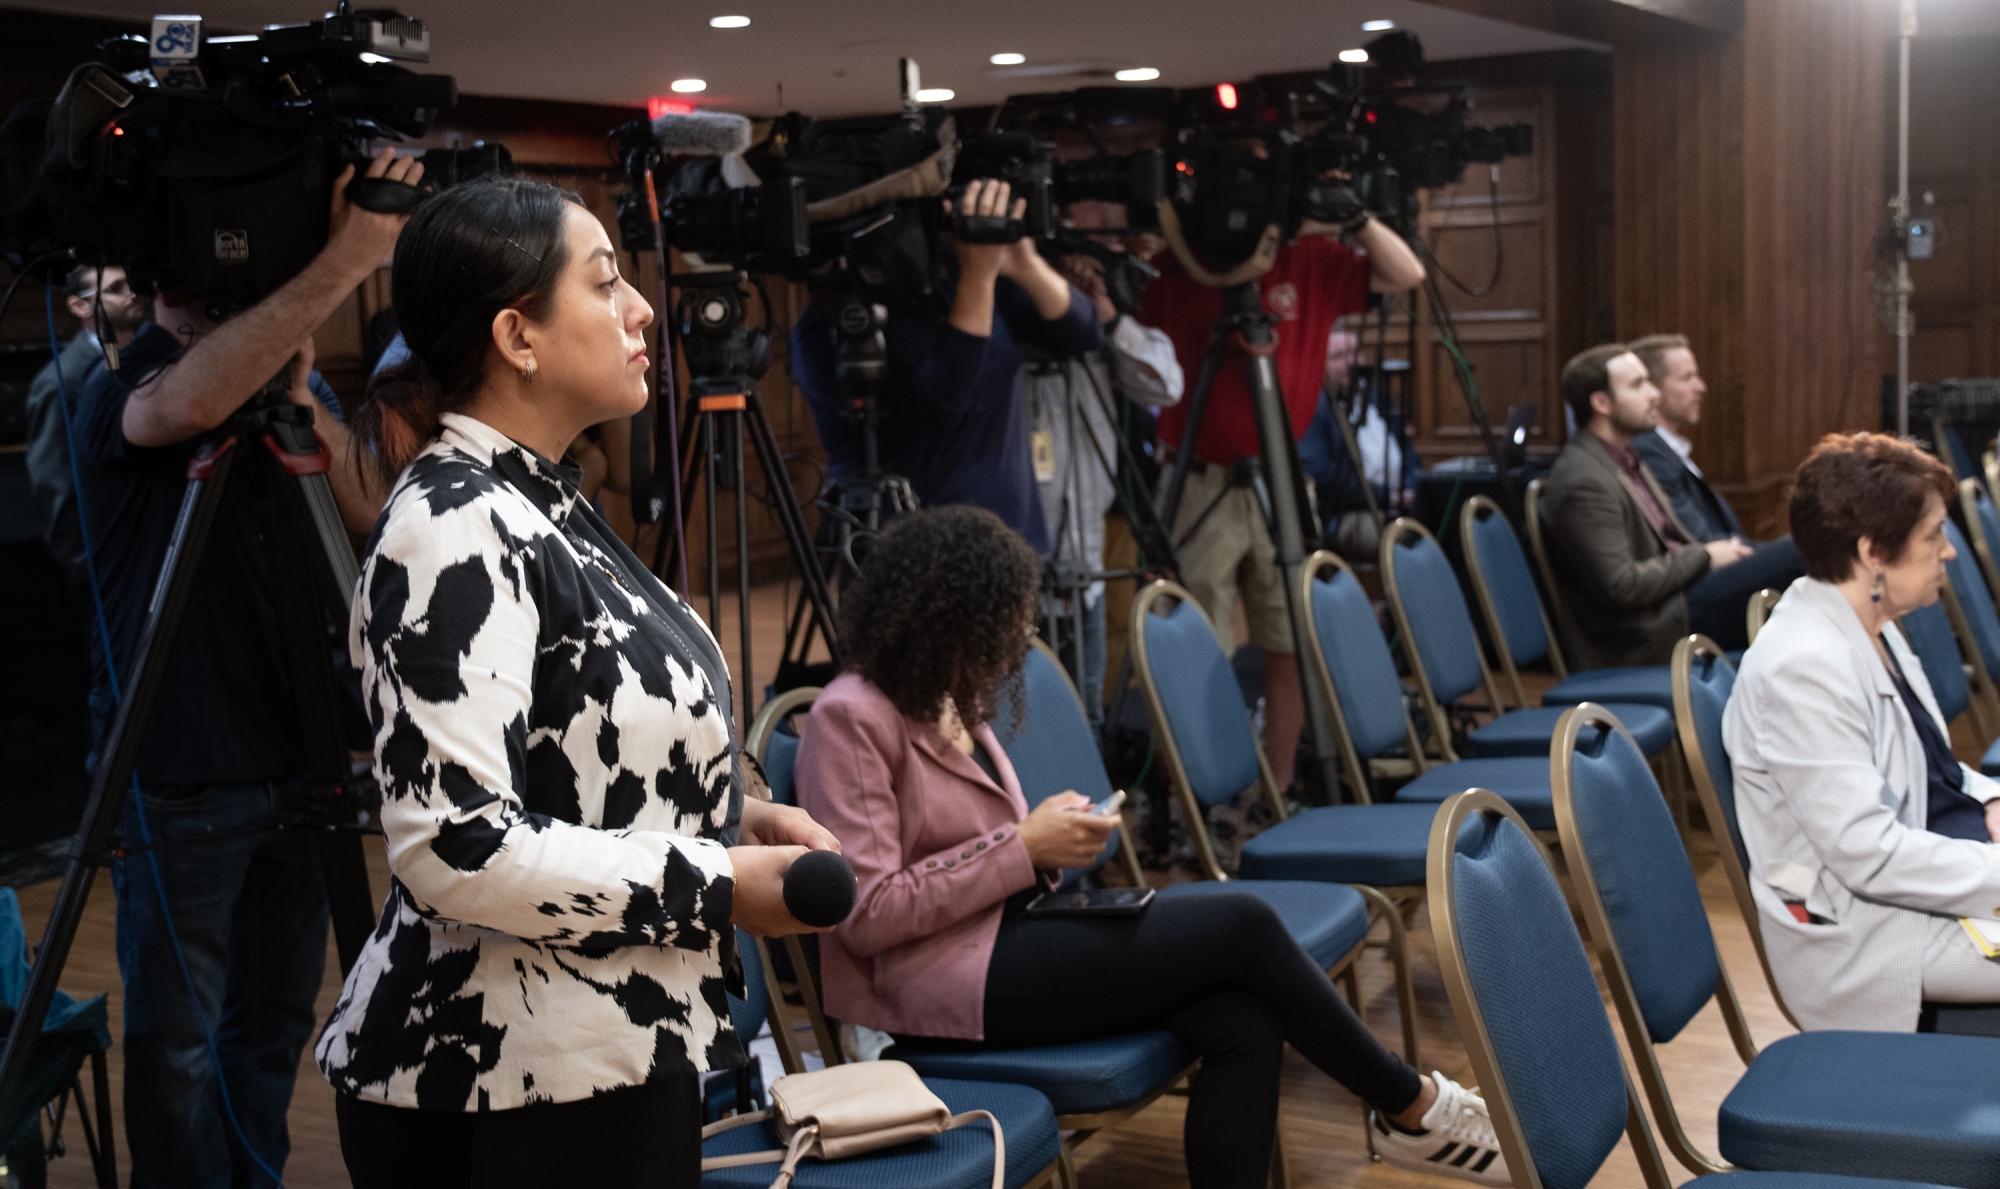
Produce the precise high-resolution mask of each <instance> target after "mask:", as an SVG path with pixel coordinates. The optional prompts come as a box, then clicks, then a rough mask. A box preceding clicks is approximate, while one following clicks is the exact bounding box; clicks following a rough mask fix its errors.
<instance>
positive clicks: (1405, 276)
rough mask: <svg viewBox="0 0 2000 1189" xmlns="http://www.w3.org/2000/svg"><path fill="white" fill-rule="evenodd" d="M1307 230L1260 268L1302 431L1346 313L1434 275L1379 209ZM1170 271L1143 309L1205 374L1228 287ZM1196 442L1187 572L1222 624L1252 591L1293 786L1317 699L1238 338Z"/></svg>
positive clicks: (1182, 422) (1274, 728)
mask: <svg viewBox="0 0 2000 1189" xmlns="http://www.w3.org/2000/svg"><path fill="white" fill-rule="evenodd" d="M1251 148H1252V150H1253V151H1254V152H1256V153H1257V154H1258V155H1260V156H1262V155H1263V153H1264V151H1265V146H1264V144H1263V142H1262V141H1261V140H1259V141H1255V142H1253V143H1252V145H1251ZM1300 231H1301V234H1300V236H1299V238H1298V240H1297V242H1295V243H1292V244H1287V245H1285V246H1284V247H1281V248H1279V249H1278V254H1277V259H1276V261H1275V263H1273V264H1272V266H1271V268H1270V269H1269V270H1268V271H1267V272H1265V273H1264V275H1263V276H1262V277H1260V278H1258V287H1259V289H1260V290H1261V292H1262V296H1263V308H1264V311H1265V312H1266V313H1268V314H1270V315H1271V316H1272V317H1273V318H1274V319H1276V322H1277V326H1276V330H1277V334H1278V347H1277V357H1276V360H1275V362H1276V364H1277V371H1278V383H1279V386H1280V387H1281V388H1282V389H1283V390H1284V398H1285V411H1286V415H1287V417H1288V418H1289V419H1290V421H1291V427H1292V434H1293V436H1294V438H1296V437H1297V436H1298V435H1300V434H1302V433H1303V432H1304V431H1305V429H1306V427H1307V426H1308V425H1309V424H1310V423H1311V421H1312V416H1313V408H1314V406H1315V405H1316V404H1317V403H1318V401H1319V393H1320V384H1321V380H1322V375H1323V373H1324V371H1325V367H1326V345H1327V336H1328V334H1329V333H1330V332H1331V331H1332V329H1333V324H1334V322H1335V321H1336V320H1337V319H1339V318H1341V317H1342V316H1344V315H1347V314H1355V313H1359V312H1361V310H1362V309H1363V308H1365V307H1366V305H1367V302H1368V293H1369V291H1370V290H1371V289H1372V290H1373V291H1375V292H1377V293H1398V292H1402V291H1404V290H1406V289H1413V288H1415V287H1416V286H1417V285H1419V284H1421V283H1422V282H1423V279H1424V266H1423V264H1422V263H1420V262H1419V261H1418V260H1417V257H1416V254H1415V253H1414V252H1412V251H1411V250H1410V247H1409V245H1408V244H1405V243H1404V242H1403V240H1402V238H1401V237H1400V236H1398V235H1397V234H1396V233H1395V232H1394V231H1392V230H1390V229H1389V228H1388V227H1385V226H1384V225H1382V224H1381V223H1378V222H1377V221H1376V220H1375V218H1374V216H1372V215H1367V214H1364V215H1362V216H1360V217H1358V218H1357V219H1355V220H1354V221H1353V222H1351V223H1349V224H1347V225H1345V226H1334V225H1331V224H1326V223H1320V222H1316V221H1314V220H1310V219H1308V220H1306V221H1305V223H1304V225H1303V226H1302V227H1301V228H1300ZM1342 241H1347V242H1342ZM1350 242H1351V243H1352V245H1353V246H1351V247H1350V246H1349V243H1350ZM1161 273H1162V275H1161V277H1160V279H1159V280H1158V281H1156V282H1154V283H1153V284H1152V285H1150V286H1148V287H1147V289H1146V297H1145V303H1144V305H1143V306H1142V307H1141V308H1140V310H1139V318H1140V320H1141V321H1142V322H1145V323H1146V324H1147V325H1149V326H1157V327H1159V328H1160V329H1162V330H1164V331H1166V332H1167V334H1168V335H1169V336H1170V337H1171V338H1172V339H1173V340H1174V349H1175V351H1176V352H1177V353H1178V354H1179V355H1180V360H1181V367H1182V368H1183V369H1185V370H1186V372H1187V374H1189V375H1191V376H1192V375H1198V374H1199V373H1200V370H1201V360H1202V356H1203V355H1204V354H1205V353H1206V352H1207V349H1208V341H1209V332H1210V330H1211V329H1212V328H1213V327H1214V325H1215V323H1216V320H1217V319H1218V318H1219V317H1221V315H1222V293H1221V290H1218V289H1213V288H1210V287H1208V286H1206V285H1203V284H1201V283H1199V282H1197V281H1196V280H1195V279H1194V278H1192V277H1190V276H1188V275H1187V273H1186V272H1185V271H1184V270H1183V269H1182V268H1180V267H1179V264H1178V261H1176V260H1175V259H1174V258H1172V257H1166V258H1163V259H1162V261H1161ZM1186 427H1187V406H1186V405H1185V404H1182V405H1180V406H1178V407H1176V408H1172V409H1169V410H1167V411H1166V412H1165V413H1163V414H1161V415H1160V442H1161V443H1162V445H1163V446H1164V447H1166V448H1167V449H1168V457H1170V458H1171V457H1172V451H1174V450H1181V449H1188V448H1190V447H1189V444H1188V443H1186V442H1184V441H1183V440H1182V439H1183V435H1184V431H1185V429H1186ZM1192 449H1193V451H1194V458H1193V459H1192V460H1191V461H1190V463H1189V466H1188V472H1187V487H1186V489H1185V491H1184V492H1183V494H1182V498H1181V505H1180V511H1179V513H1178V515H1177V517H1176V521H1175V524H1174V528H1173V532H1174V540H1175V542H1176V543H1177V544H1178V545H1179V557H1180V563H1181V576H1182V581H1183V582H1185V583H1186V584H1187V587H1188V589H1189V590H1191V591H1192V592H1193V593H1194V595H1195V597H1196V598H1197V599H1199V600H1200V601H1201V604H1202V609H1203V610H1205V611H1207V612H1208V615H1209V618H1210V619H1212V620H1213V621H1214V622H1216V623H1217V624H1229V623H1232V622H1234V605H1235V603H1236V600H1237V598H1238V597H1239V596H1240V597H1241V598H1242V599H1243V609H1244V612H1245V614H1246V615H1247V617H1248V619H1249V623H1250V640H1251V643H1253V644H1256V645H1257V646H1258V647H1259V648H1261V649H1263V651H1264V674H1265V685H1264V689H1265V698H1266V701H1265V710H1264V750H1265V753H1266V754H1267V755H1268V756H1269V757H1270V760H1271V769H1272V776H1273V777H1274V778H1275V779H1276V781H1277V784H1278V787H1279V788H1289V787H1290V785H1291V782H1292V770H1293V763H1294V760H1295V756H1296V752H1297V751H1298V743H1299V730H1300V728H1301V727H1302V726H1303V725H1304V723H1305V701H1304V694H1303V692H1302V691H1301V689H1300V687H1299V668H1298V657H1297V655H1296V653H1295V652H1294V649H1295V648H1296V647H1297V645H1296V643H1295V642H1294V640H1293V638H1292V623H1291V618H1290V615H1289V613H1288V612H1287V610H1286V602H1285V592H1284V589H1283V582H1282V580H1281V579H1280V577H1279V573H1278V566H1277V561H1276V555H1275V553H1274V551H1273V548H1272V544H1271V535H1270V532H1269V530H1268V529H1267V527H1266V526H1265V524H1264V516H1263V513H1262V511H1261V510H1260V509H1259V507H1258V504H1257V501H1256V498H1255V496H1254V495H1253V493H1252V490H1251V488H1250V487H1248V486H1247V485H1245V484H1244V483H1242V482H1240V481H1239V477H1240V476H1243V475H1246V474H1248V473H1252V471H1251V470H1250V469H1246V466H1245V465H1239V463H1241V460H1244V459H1249V460H1250V462H1249V464H1247V465H1248V467H1249V468H1254V466H1255V463H1256V458H1257V454H1258V448H1257V422H1256V417H1255V414H1254V412H1253V411H1252V409H1251V407H1250V389H1249V383H1248V380H1247V379H1246V377H1245V368H1244V361H1243V356H1242V354H1241V352H1240V351H1237V350H1235V349H1234V348H1228V349H1227V353H1226V354H1225V356H1224V358H1223V360H1222V365H1221V367H1219V368H1218V369H1217V370H1216V373H1215V383H1214V388H1213V389H1212V391H1211V392H1210V394H1209V399H1208V408H1207V411H1206V412H1205V413H1204V414H1203V416H1202V423H1201V437H1200V440H1199V441H1197V442H1195V443H1193V444H1192ZM1197 521H1199V524H1198V525H1197V523H1196V522H1197ZM1190 533H1191V535H1190Z"/></svg>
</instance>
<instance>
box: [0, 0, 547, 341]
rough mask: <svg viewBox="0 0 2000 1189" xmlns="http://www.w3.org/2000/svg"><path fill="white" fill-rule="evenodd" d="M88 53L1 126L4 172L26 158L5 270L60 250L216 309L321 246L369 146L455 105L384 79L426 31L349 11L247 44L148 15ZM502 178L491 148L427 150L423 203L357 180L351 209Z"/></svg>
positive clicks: (406, 81) (415, 132) (441, 91)
mask: <svg viewBox="0 0 2000 1189" xmlns="http://www.w3.org/2000/svg"><path fill="white" fill-rule="evenodd" d="M98 52H99V60H98V61H96V62H89V63H85V64H84V65H82V66H79V67H77V68H76V69H75V70H74V71H72V72H71V74H70V77H69V79H68V81H67V82H66V83H65V84H64V85H63V89H62V93H61V94H59V95H58V96H57V97H56V98H55V99H53V100H46V99H43V100H30V101H28V102H26V103H23V104H21V105H19V106H18V107H16V108H15V109H14V111H13V112H12V113H10V115H9V116H8V119H7V122H6V126H5V127H4V128H0V145H4V147H5V151H6V153H7V154H8V156H9V157H10V158H11V160H10V161H9V162H8V164H10V165H15V164H17V163H18V164H20V165H27V164H28V163H27V162H26V161H25V160H24V158H26V157H27V156H29V155H30V154H33V155H35V156H36V157H37V158H38V159H37V160H36V161H35V162H34V163H33V165H32V166H30V167H29V168H27V169H19V168H17V169H14V170H9V171H8V172H9V173H10V174H12V175H13V176H14V177H16V178H20V177H22V175H23V174H26V175H27V176H28V177H29V178H31V179H32V180H31V181H29V182H28V183H27V185H26V187H25V189H24V190H17V192H14V193H8V194H4V195H0V208H4V210H5V212H6V214H7V220H6V224H5V226H4V227H0V241H4V242H0V249H3V250H5V251H6V252H8V253H9V254H10V255H12V256H14V257H16V258H17V262H18V260H19V259H21V258H25V257H27V256H29V255H31V254H37V253H39V252H42V251H45V250H48V249H51V248H54V249H68V250H70V251H71V252H72V253H74V255H75V257H76V258H77V259H80V260H85V261H101V262H103V263H106V264H119V265H123V266H124V267H125V268H126V269H127V271H128V272H129V273H130V274H131V275H132V278H133V280H134V281H135V282H136V283H138V284H140V285H142V286H150V287H154V288H166V289H171V290H174V291H179V292H185V293H188V294H192V295H196V296H200V297H203V298H205V299H207V300H208V302H209V303H210V305H211V307H213V308H216V309H219V310H228V309H231V308H240V307H241V306H244V305H248V304H250V303H252V302H255V301H257V300H258V299H259V298H261V297H263V296H265V295H266V294H268V293H270V292H271V291H272V290H273V289H276V288H277V287H278V286H279V285H282V284H283V283H284V282H285V281H287V280H289V279H290V278H291V277H293V276H294V275H296V274H297V273H298V272H299V270H300V269H302V268H304V267H305V265H306V264H307V263H308V262H309V261H310V260H311V259H312V258H313V256H314V255H315V254H317V253H318V252H319V250H320V249H321V247H323V246H324V245H325V243H326V236H327V217H328V208H329V205H330V203H329V199H330V197H331V189H330V188H331V185H332V182H333V179H334V177H335V176H336V175H338V174H339V172H340V170H341V168H342V167H343V166H345V165H347V164H359V163H361V162H363V161H365V159H366V155H365V152H364V148H365V146H366V144H367V143H368V142H369V141H373V140H381V139H390V140H401V139H403V138H405V137H414V136H422V135H424V134H425V133H426V132H428V131H429V129H430V126H431V124H432V122H433V121H435V120H436V119H437V117H438V115H439V114H440V113H441V112H443V111H445V110H447V109H449V108H451V107H452V106H453V105H454V104H455V103H456V102H457V95H458V91H457V85H456V84H455V83H454V82H453V80H452V79H451V77H450V76H449V75H434V74H417V73H413V72H411V71H410V70H407V69H405V68H403V67H401V66H398V65H396V64H395V63H396V62H397V61H405V62H424V61H428V60H429V59H430V34H429V33H428V32H427V31H426V30H425V29H424V26H423V22H422V21H419V20H416V19H414V18H410V17H405V16H402V15H400V14H398V13H395V12H390V11H387V10H373V9H370V10H353V9H350V8H349V7H348V5H347V0H341V3H340V7H339V9H338V10H337V11H335V12H332V13H328V14H327V15H326V16H325V17H324V18H322V19H320V20H316V21H309V22H306V23H303V24H295V25H271V26H267V27H265V29H264V30H263V31H262V32H261V33H254V34H248V35H244V36H212V35H209V34H207V32H206V31H205V29H204V27H203V21H202V18H200V17H196V16H163V17H156V18H154V20H153V22H152V28H151V32H150V34H149V35H148V36H146V37H139V36H137V35H128V36H124V37H115V38H112V39H110V40H108V41H106V42H104V43H102V44H101V45H100V46H99V47H98ZM38 126H39V127H40V128H42V129H45V131H44V132H43V133H42V135H41V136H39V137H37V136H36V135H35V133H36V131H37V128H38ZM509 163H510V158H509V156H508V154H507V151H506V149H504V148H502V147H501V146H498V145H481V146H478V147H476V148H473V149H469V150H462V151H461V150H452V149H441V150H432V151H431V152H428V153H426V154H424V173H425V177H424V186H423V188H422V190H421V191H413V190H411V188H410V187H407V186H403V185H400V184H398V183H393V182H386V181H382V180H380V179H365V178H360V177H357V178H356V179H355V181H354V183H353V184H352V185H350V187H349V189H348V194H349V197H350V198H352V199H353V200H354V201H355V202H356V203H357V204H358V205H360V206H362V207H364V208H367V209H371V210H379V211H398V212H399V211H405V210H409V209H411V208H412V207H414V206H415V205H416V203H417V202H418V201H421V199H422V196H423V194H424V193H427V192H429V191H432V190H435V189H436V188H438V187H440V186H443V185H449V184H451V183H453V182H457V181H464V180H467V179H469V178H471V177H475V176H478V175H479V174H481V173H486V172H491V171H493V170H495V169H504V168H506V167H507V166H508V164H509ZM18 185H19V183H17V186H18Z"/></svg>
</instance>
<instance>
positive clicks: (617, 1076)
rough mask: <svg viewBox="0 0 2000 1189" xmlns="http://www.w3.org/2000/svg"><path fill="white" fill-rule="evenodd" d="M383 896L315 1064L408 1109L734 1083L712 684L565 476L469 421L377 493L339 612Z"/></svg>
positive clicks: (695, 647) (718, 724) (717, 723)
mask: <svg viewBox="0 0 2000 1189" xmlns="http://www.w3.org/2000/svg"><path fill="white" fill-rule="evenodd" d="M350 647H351V649H352V651H353V655H354V662H355V664H356V666H357V667H358V668H359V669H360V670H361V673H362V684H363V692H364V696H365V699H366V702H367V707H368V714H369V718H370V721H371V723H372V724H373V727H374V732H375V771H376V775H377V777H378V779H379V780H380V781H381V784H382V793H383V797H382V827H383V831H384V833H385V834H386V835H387V841H388V847H389V866H390V870H391V872H392V873H393V879H392V881H391V884H390V890H389V897H388V900H387V903H386V904H385V905H384V906H383V910H382V919H381V922H380V924H379V925H378V926H377V927H376V929H375V932H374V934H373V935H372V936H371V937H370V938H369V941H368V944H367V947H366V948H365V949H364V950H363V951H362V954H361V958H360V961H358V962H357V963H356V964H355V966H354V970H353V972H352V973H350V974H349V975H348V978H347V984H346V986H345V987H344V988H343V989H342V991H341V996H340V1002H339V1003H338V1004H337V1005H336V1006H335V1008H334V1010H333V1015H332V1016H331V1017H330V1018H329V1019H328V1021H327V1024H326V1028H325V1030H324V1031H323V1032H322V1033H321V1035H320V1039H319V1043H318V1045H317V1047H316V1049H315V1055H316V1056H317V1058H318V1060H319V1065H320V1068H321V1069H322V1070H323V1071H324V1072H325V1073H326V1076H327V1079H328V1080H329V1081H331V1082H332V1083H333V1085H334V1086H335V1088H336V1089H339V1090H341V1091H343V1092H346V1093H349V1094H353V1095H356V1096H358V1097H360V1098H363V1099H367V1100H370V1101H375V1102H385V1103H390V1104H393V1105H397V1106H405V1107H421V1108H424V1109H428V1110H453V1111H467V1110H503V1109H507V1108H511V1107H518V1106H523V1105H526V1104H528V1103H531V1102H541V1101H553V1102H565V1101H571V1100H575V1099H581V1098H587V1097H589V1096H591V1095H592V1094H598V1093H603V1092H605V1091H609V1090H613V1089H617V1088H619V1087H621V1086H630V1085H636V1084H638V1083H642V1082H645V1081H647V1080H649V1079H657V1078H661V1077H670V1076H675V1075H684V1074H688V1073H691V1072H694V1071H702V1070H709V1069H720V1068H730V1067H733V1066H736V1065H740V1064H742V1062H743V1060H744V1051H743V1046H742V1044H741V1042H740V1041H739V1040H738V1039H737V1037H736V1034H735V1031H734V1030H733V1029H732V1028H731V1026H730V1022H729V1010H728V1006H727V1003H726V1001H725V999H724V967H725V963H730V962H733V958H734V954H733V937H734V934H733V932H732V931H731V930H730V927H729V918H730V906H731V891H732V869H731V867H730V864H729V857H728V854H727V851H726V843H727V842H733V841H734V837H735V832H736V830H735V826H736V822H737V820H738V819H739V817H740V815H741V812H742V791H741V790H742V779H741V768H740V765H739V761H738V759H737V755H736V748H735V745H734V742H733V738H732V733H731V729H730V722H729V705H730V701H729V697H730V695H729V685H728V670H727V668H726V667H725V666H724V663H723V659H722V655H721V651H720V650H719V649H718V648H717V646H716V643H715V640H714V638H713V637H712V636H711V635H710V634H709V633H708V630H707V629H706V627H704V626H703V625H702V623H701V621H700V620H699V619H697V618H696V617H695V615H694V613H693V612H692V611H691V610H690V609H689V608H688V606H687V605H686V604H685V603H683V602H681V601H680V600H679V599H678V598H676V597H675V596H674V594H673V593H672V592H671V591H669V590H668V589H667V588H666V587H665V586H663V585H661V584H660V583H659V582H658V581H657V580H656V579H654V577H653V576H652V575H651V574H650V573H648V572H647V571H646V569H645V567H644V566H643V565H641V564H640V562H639V560H638V559H637V558H636V557H635V556H633V554H632V552H631V551H630V550H629V549H627V548H626V547H625V545H624V543H623V542H621V541H619V540H618V539H617V537H616V536H614V535H613V534H612V532H611V531H610V529H609V528H608V527H607V526H606V525H605V523H604V521H603V519H602V518H601V517H600V516H598V514H597V513H596V511H595V509H593V508H591V507H590V506H589V504H587V503H585V502H584V501H583V500H581V499H580V498H579V496H578V493H577V489H576V486H575V483H574V481H573V479H572V478H571V476H570V475H569V474H567V473H565V472H564V470H563V469H562V468H559V467H557V466H554V465H552V464H550V463H549V462H548V461H547V460H545V459H543V458H541V457H540V456H539V455H537V454H535V453H533V452H532V451H529V450H527V449H525V448H523V447H521V446H520V445H518V444H516V443H515V442H513V441H511V440H510V439H508V438H507V437H505V436H504V435H502V434H501V433H499V432H498V431H496V430H494V429H492V428H491V427H489V426H487V425H485V424H483V423H481V422H479V421H476V420H473V419H472V418H470V417H466V416H462V415H458V414H448V415H446V416H445V418H444V435H443V438H442V439H441V440H440V441H438V442H436V443H434V444H433V445H432V446H431V447H430V448H429V449H427V450H425V451H424V452H423V453H422V454H421V455H420V456H418V458H417V460H416V461H415V462H413V463H412V464H411V465H410V467H409V468H408V470H406V471H405V472H404V473H403V476H402V478H401V479H400V480H399V481H398V482H397V484H396V488H395V490H394V491H393V492H392V493H391V494H390V497H389V502H388V506H387V508H386V509H385V510H384V512H383V516H382V520H381V522H380V523H379V524H378V525H377V527H376V530H375V535H374V539H373V540H372V541H371V542H370V545H369V549H368V555H367V560H366V562H365V564H364V566H363V569H362V574H361V585H360V590H359V592H358V595H357V597H356V599H355V602H354V619H353V625H352V629H351V636H350Z"/></svg>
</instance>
